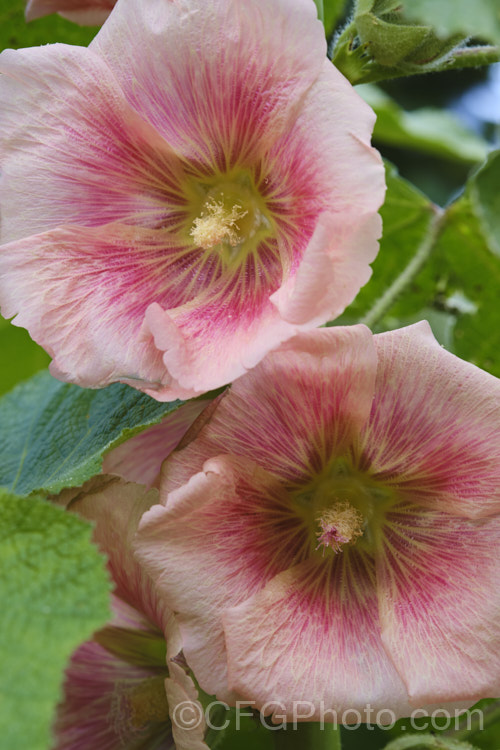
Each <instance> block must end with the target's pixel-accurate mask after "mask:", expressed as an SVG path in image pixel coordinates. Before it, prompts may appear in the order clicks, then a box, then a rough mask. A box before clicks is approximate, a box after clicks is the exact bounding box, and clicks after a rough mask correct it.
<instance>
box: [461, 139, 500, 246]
mask: <svg viewBox="0 0 500 750" xmlns="http://www.w3.org/2000/svg"><path fill="white" fill-rule="evenodd" d="M468 196H469V199H470V201H471V204H472V207H473V210H474V213H475V214H476V216H477V217H478V219H479V223H480V225H481V230H482V233H483V235H484V237H485V239H486V242H487V244H488V246H489V248H490V250H491V251H492V252H493V253H496V254H497V255H499V256H500V151H494V152H493V153H492V154H490V156H489V157H488V160H487V162H486V164H485V165H484V166H483V167H481V169H480V170H479V171H478V172H477V173H475V174H474V175H473V176H472V178H471V179H470V180H469V190H468Z"/></svg>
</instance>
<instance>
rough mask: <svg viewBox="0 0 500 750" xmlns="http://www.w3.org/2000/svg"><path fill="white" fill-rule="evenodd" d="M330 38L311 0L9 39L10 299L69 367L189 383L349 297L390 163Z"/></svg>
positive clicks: (3, 277) (3, 272)
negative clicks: (63, 40)
mask: <svg viewBox="0 0 500 750" xmlns="http://www.w3.org/2000/svg"><path fill="white" fill-rule="evenodd" d="M325 52H326V43H325V39H324V30H323V27H322V24H321V23H320V22H319V21H318V20H317V19H316V9H315V6H314V3H312V2H311V0H252V2H251V3H246V2H238V3H235V2H232V1H231V0H211V1H210V2H207V1H206V0H179V1H178V2H177V1H176V2H166V0H120V2H119V3H118V4H117V5H116V7H115V9H114V10H113V12H112V13H111V15H110V17H109V19H108V21H107V22H106V23H105V24H104V26H103V28H102V29H101V31H100V32H99V34H98V35H97V36H96V38H95V39H94V41H93V42H92V43H91V45H90V47H89V48H88V49H85V48H80V47H71V46H66V45H59V44H58V45H48V46H45V47H40V48H32V49H26V50H16V51H13V50H7V51H5V52H3V53H2V55H1V56H0V70H1V72H2V73H3V75H2V76H1V78H0V102H1V114H0V132H1V139H0V156H1V163H2V178H1V196H0V205H1V210H2V228H1V237H2V242H3V243H6V244H4V245H3V246H2V248H1V249H0V302H1V306H2V314H3V315H4V316H6V317H11V316H14V315H15V316H16V318H15V320H14V324H16V325H20V326H24V327H25V328H27V329H28V330H29V332H30V334H31V336H32V338H34V339H35V340H36V341H38V342H39V343H40V344H41V345H42V346H44V348H45V349H46V350H47V351H48V352H49V354H50V355H51V356H52V357H53V362H52V365H51V370H52V372H53V374H54V375H56V377H59V378H61V379H64V380H68V381H71V382H75V383H78V384H80V385H83V386H87V387H100V386H104V385H106V384H107V383H110V382H112V381H115V380H119V381H122V382H125V383H129V384H130V385H132V386H134V387H136V388H140V389H142V390H145V391H146V392H147V393H150V394H151V395H153V396H154V397H155V398H157V399H159V400H171V399H174V398H178V397H180V398H183V397H186V396H191V395H194V394H195V393H200V392H203V391H207V390H210V389H212V388H216V387H218V386H220V385H222V384H224V383H227V382H229V381H231V380H233V379H234V378H236V377H238V376H240V375H242V374H243V373H245V372H246V370H247V369H249V368H251V367H253V366H254V365H255V364H257V362H258V361H259V360H260V359H261V358H262V357H263V356H264V355H265V354H266V353H267V352H268V351H270V350H272V349H273V348H276V347H277V346H278V345H279V344H280V343H281V342H282V341H284V340H286V339H288V338H290V337H292V336H293V335H295V334H296V333H297V332H298V331H301V330H305V329H309V328H312V327H315V326H317V325H319V324H322V323H324V322H325V321H327V320H328V319H331V318H334V317H336V316H337V315H339V314H340V313H341V312H342V311H343V309H344V308H345V306H346V305H347V304H348V303H349V302H350V301H351V300H352V299H353V297H354V296H355V295H356V293H357V291H358V290H359V288H360V286H362V285H363V284H364V283H365V282H366V281H367V280H368V278H369V276H370V267H369V263H370V262H371V261H372V260H373V259H374V257H375V255H376V252H377V248H378V245H377V238H378V236H379V234H380V219H379V216H378V215H377V210H378V208H379V206H380V204H381V203H382V200H383V195H384V189H385V188H384V173H383V167H382V164H381V160H380V157H379V155H378V153H377V152H376V151H375V150H374V149H373V148H371V146H370V145H369V144H370V133H371V129H372V125H373V120H374V116H373V113H372V111H371V110H370V109H369V107H368V106H367V105H366V104H365V103H364V102H363V101H362V100H361V99H360V97H359V96H358V95H357V94H356V93H355V91H354V89H353V88H352V86H351V85H350V84H349V83H348V82H347V81H346V80H345V79H344V78H343V76H342V75H340V73H338V71H337V70H336V69H335V68H334V67H333V66H332V64H331V63H330V62H329V61H328V60H327V58H326V56H325Z"/></svg>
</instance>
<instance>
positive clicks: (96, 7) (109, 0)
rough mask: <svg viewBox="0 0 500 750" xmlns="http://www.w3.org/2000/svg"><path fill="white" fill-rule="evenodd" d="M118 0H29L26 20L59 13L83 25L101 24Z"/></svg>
mask: <svg viewBox="0 0 500 750" xmlns="http://www.w3.org/2000/svg"><path fill="white" fill-rule="evenodd" d="M115 2H116V0H28V2H27V3H26V12H25V15H26V20H27V21H34V20H35V18H41V17H42V16H48V15H49V14H50V13H59V15H60V16H62V17H63V18H67V19H68V21H74V22H75V23H78V24H80V25H81V26H100V25H101V24H103V23H104V21H105V20H106V18H107V17H108V16H109V14H110V13H111V11H112V10H113V6H114V4H115Z"/></svg>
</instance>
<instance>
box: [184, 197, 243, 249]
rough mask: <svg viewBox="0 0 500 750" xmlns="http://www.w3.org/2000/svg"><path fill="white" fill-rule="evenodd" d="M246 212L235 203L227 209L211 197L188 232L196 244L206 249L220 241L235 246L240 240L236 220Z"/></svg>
mask: <svg viewBox="0 0 500 750" xmlns="http://www.w3.org/2000/svg"><path fill="white" fill-rule="evenodd" d="M247 213H248V211H245V210H244V209H243V207H242V206H239V205H235V206H233V207H232V208H231V210H228V209H227V208H226V206H225V205H224V203H223V202H222V201H216V200H214V199H211V200H209V201H208V202H207V203H206V204H205V211H203V212H202V214H201V216H198V217H197V218H196V219H195V220H194V222H193V226H192V227H191V231H190V232H189V234H190V235H191V237H192V238H193V240H194V242H195V243H196V245H198V246H199V247H204V248H205V249H206V250H211V249H212V248H213V247H215V246H216V245H219V244H220V243H221V242H227V243H228V244H229V245H230V246H231V247H236V246H237V245H239V244H240V242H241V241H242V237H241V234H240V232H239V230H238V221H239V220H240V219H242V218H243V217H244V216H246V215H247Z"/></svg>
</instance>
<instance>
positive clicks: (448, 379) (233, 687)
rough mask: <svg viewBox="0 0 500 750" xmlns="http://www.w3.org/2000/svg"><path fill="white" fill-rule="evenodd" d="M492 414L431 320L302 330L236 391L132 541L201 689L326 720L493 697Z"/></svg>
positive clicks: (499, 390)
mask: <svg viewBox="0 0 500 750" xmlns="http://www.w3.org/2000/svg"><path fill="white" fill-rule="evenodd" d="M499 417H500V385H499V381H498V380H497V379H495V378H494V377H492V376H491V375H488V374H487V373H485V372H482V371H481V370H479V369H478V368H476V367H474V366H473V365H471V364H469V363H466V362H463V361H461V360H460V359H458V358H457V357H455V356H453V355H452V354H450V353H448V352H446V351H444V350H443V349H442V348H441V347H440V346H439V345H438V343H437V342H436V341H435V339H434V338H433V336H432V333H431V331H430V328H429V326H428V324H427V323H420V324H417V325H415V326H411V327H409V328H403V329H401V330H398V331H393V332H390V333H383V334H380V335H376V336H373V335H372V334H371V333H370V331H369V330H368V329H367V328H365V327H364V326H353V327H350V328H330V329H323V330H316V331H313V332H309V333H308V334H302V335H300V336H298V337H296V338H295V339H293V340H292V341H290V342H288V343H286V344H284V345H283V346H282V348H281V349H280V350H279V351H277V352H274V353H271V354H270V355H268V357H267V358H266V359H265V360H263V361H262V362H261V363H260V364H259V365H258V367H256V368H255V369H254V370H253V371H252V372H250V373H248V374H247V375H245V376H243V377H242V378H240V379H239V380H237V381H236V382H235V383H234V384H233V386H232V387H231V389H230V391H229V392H228V394H227V395H226V396H224V397H223V398H222V399H221V401H220V403H219V405H218V407H217V409H216V410H215V412H214V414H213V416H212V419H211V421H209V422H208V423H207V424H206V425H205V426H204V428H203V429H202V430H201V432H200V433H199V434H198V436H197V437H196V438H195V440H194V441H193V442H191V443H190V444H189V445H188V446H187V447H186V448H185V449H184V450H182V451H180V452H178V453H174V454H172V456H171V457H170V458H169V459H168V460H167V461H166V462H165V463H164V465H163V469H162V484H161V491H160V497H161V500H162V503H163V505H157V506H154V507H152V508H151V509H150V510H149V511H148V512H147V513H146V514H145V515H144V516H143V518H142V521H141V523H140V526H139V532H138V536H137V542H136V545H137V552H138V556H139V559H141V560H142V562H143V564H144V565H145V567H146V569H147V570H148V571H149V572H150V574H151V575H152V577H153V578H154V580H155V582H156V586H157V588H158V590H159V591H160V593H161V595H162V596H165V599H166V601H167V602H168V604H169V606H170V607H172V608H173V609H174V610H175V611H176V612H177V613H178V622H179V625H180V628H181V632H182V637H183V643H184V653H185V655H186V659H187V661H188V663H189V664H190V666H191V667H192V669H193V671H194V673H195V675H196V677H197V679H198V680H199V683H200V686H201V687H202V688H203V690H205V691H207V692H208V693H215V694H217V695H218V696H220V697H221V698H223V699H225V700H228V701H234V700H235V699H236V698H240V699H244V700H252V701H255V704H256V705H257V706H258V707H265V708H266V709H267V710H270V705H271V704H273V703H274V704H275V705H276V710H277V715H278V716H279V715H281V714H282V713H287V714H288V715H289V716H293V701H304V702H305V703H306V704H307V705H311V704H310V703H309V702H311V703H312V705H313V707H314V712H312V713H311V715H310V717H309V718H310V719H311V720H314V719H320V718H321V712H322V711H323V710H330V711H333V710H334V711H336V712H337V716H338V720H339V721H340V720H341V718H340V717H341V716H342V713H343V712H344V711H346V710H352V711H359V712H360V714H361V716H362V717H364V718H363V719H362V720H364V721H370V720H373V716H371V717H370V716H367V715H366V712H365V710H366V708H367V705H369V706H370V707H371V708H372V709H373V710H375V711H379V710H382V709H389V710H391V711H393V712H394V714H395V715H396V716H405V715H409V714H410V713H411V711H412V710H413V708H415V707H417V706H418V707H429V706H432V705H441V706H442V705H446V704H449V703H453V704H455V705H456V704H457V703H458V702H460V703H461V702H462V701H465V702H466V703H467V704H470V703H472V702H474V701H476V700H478V699H479V698H483V697H492V696H496V695H498V694H500V626H499V623H500V617H499V615H500V597H499V595H498V585H497V583H498V575H499V573H500V558H499V555H498V545H499V543H500V516H499V508H500V491H499V487H500V469H499V466H500V443H499V437H498V423H499ZM326 720H332V716H331V714H327V715H326ZM346 720H347V721H349V719H346ZM350 720H351V721H352V714H351V719H350ZM386 720H387V717H386Z"/></svg>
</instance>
